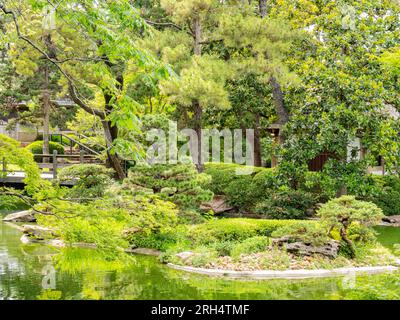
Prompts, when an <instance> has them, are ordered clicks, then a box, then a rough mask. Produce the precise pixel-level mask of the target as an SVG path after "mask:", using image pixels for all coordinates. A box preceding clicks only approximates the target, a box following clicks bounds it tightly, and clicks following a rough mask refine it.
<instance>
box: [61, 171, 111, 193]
mask: <svg viewBox="0 0 400 320" xmlns="http://www.w3.org/2000/svg"><path fill="white" fill-rule="evenodd" d="M113 173H114V171H113V170H112V169H109V168H106V167H104V166H102V165H97V164H76V165H72V166H70V167H65V168H62V169H61V170H60V171H59V173H58V177H57V179H58V182H59V183H60V182H63V181H70V180H74V181H75V185H74V187H73V188H71V189H67V197H69V198H76V199H78V200H79V199H82V200H83V201H86V200H88V198H89V199H90V198H100V197H102V196H104V193H105V190H106V188H107V187H108V186H109V185H110V184H111V183H112V179H111V177H112V176H113Z"/></svg>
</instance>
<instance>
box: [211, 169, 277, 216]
mask: <svg viewBox="0 0 400 320" xmlns="http://www.w3.org/2000/svg"><path fill="white" fill-rule="evenodd" d="M246 168H247V169H249V167H246V166H242V165H238V164H226V163H207V164H206V165H205V172H206V173H207V174H209V175H210V176H211V177H212V180H211V183H210V184H209V186H208V187H209V189H210V190H212V191H213V192H214V193H215V194H218V195H226V196H227V199H228V202H229V204H231V205H233V206H234V207H235V208H236V209H238V210H241V211H252V210H253V207H254V205H255V203H257V202H259V201H262V200H264V199H265V198H266V197H267V195H268V193H269V191H268V190H269V189H270V188H273V187H274V184H275V183H276V177H275V174H274V173H275V170H274V169H270V168H260V167H251V168H250V169H251V171H252V173H251V174H238V173H237V170H239V169H241V170H243V169H246Z"/></svg>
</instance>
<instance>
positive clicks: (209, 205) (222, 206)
mask: <svg viewBox="0 0 400 320" xmlns="http://www.w3.org/2000/svg"><path fill="white" fill-rule="evenodd" d="M200 209H201V210H204V211H209V210H212V211H214V213H215V214H219V213H223V212H226V211H230V210H232V209H233V207H232V206H230V205H228V204H227V203H226V199H225V197H223V196H215V197H214V199H213V200H211V201H210V202H204V203H202V204H201V205H200Z"/></svg>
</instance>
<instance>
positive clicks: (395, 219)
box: [382, 216, 400, 225]
mask: <svg viewBox="0 0 400 320" xmlns="http://www.w3.org/2000/svg"><path fill="white" fill-rule="evenodd" d="M382 221H383V222H386V223H390V224H395V225H400V216H386V217H383V218H382Z"/></svg>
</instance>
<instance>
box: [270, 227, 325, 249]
mask: <svg viewBox="0 0 400 320" xmlns="http://www.w3.org/2000/svg"><path fill="white" fill-rule="evenodd" d="M284 236H288V237H290V239H291V240H293V241H301V242H303V243H310V244H312V245H315V246H320V245H324V244H325V243H327V242H328V241H329V237H328V235H327V232H326V230H325V229H324V228H323V227H322V226H321V225H319V224H316V223H315V224H310V223H299V224H295V225H286V226H283V227H280V228H278V229H277V230H276V231H274V232H273V233H272V237H273V238H280V237H284Z"/></svg>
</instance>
